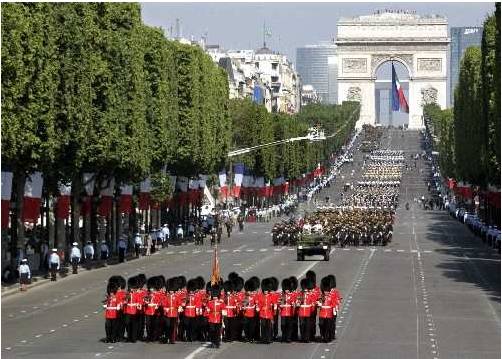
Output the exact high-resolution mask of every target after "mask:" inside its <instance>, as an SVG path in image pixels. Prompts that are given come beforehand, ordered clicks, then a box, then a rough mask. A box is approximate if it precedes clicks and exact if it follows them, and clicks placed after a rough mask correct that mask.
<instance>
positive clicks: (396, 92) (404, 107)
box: [392, 64, 410, 113]
mask: <svg viewBox="0 0 502 359" xmlns="http://www.w3.org/2000/svg"><path fill="white" fill-rule="evenodd" d="M392 111H401V112H406V113H409V112H410V108H409V106H408V101H406V97H405V96H404V89H403V87H402V86H401V83H400V82H399V79H398V78H397V73H396V69H395V68H394V64H392Z"/></svg>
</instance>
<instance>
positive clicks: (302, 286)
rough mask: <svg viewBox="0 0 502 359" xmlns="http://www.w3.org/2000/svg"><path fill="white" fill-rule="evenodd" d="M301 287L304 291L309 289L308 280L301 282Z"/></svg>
mask: <svg viewBox="0 0 502 359" xmlns="http://www.w3.org/2000/svg"><path fill="white" fill-rule="evenodd" d="M300 287H301V288H302V290H306V289H307V278H303V279H302V280H301V281H300Z"/></svg>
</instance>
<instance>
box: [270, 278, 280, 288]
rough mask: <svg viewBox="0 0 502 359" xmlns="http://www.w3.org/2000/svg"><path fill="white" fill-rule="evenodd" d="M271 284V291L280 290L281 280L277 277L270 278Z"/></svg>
mask: <svg viewBox="0 0 502 359" xmlns="http://www.w3.org/2000/svg"><path fill="white" fill-rule="evenodd" d="M270 284H271V287H270V288H271V289H270V290H273V291H277V289H279V279H277V278H276V277H271V278H270Z"/></svg>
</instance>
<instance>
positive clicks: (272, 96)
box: [206, 45, 301, 113]
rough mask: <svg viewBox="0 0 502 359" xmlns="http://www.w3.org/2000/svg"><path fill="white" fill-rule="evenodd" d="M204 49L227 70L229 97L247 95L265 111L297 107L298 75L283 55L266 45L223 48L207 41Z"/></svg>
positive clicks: (296, 110) (295, 108)
mask: <svg viewBox="0 0 502 359" xmlns="http://www.w3.org/2000/svg"><path fill="white" fill-rule="evenodd" d="M206 52H207V53H208V54H209V55H210V56H211V58H212V59H213V61H215V62H216V63H218V64H219V66H221V67H222V68H224V69H225V71H226V72H227V74H228V80H229V90H230V91H229V92H230V98H250V99H252V100H253V101H255V102H256V103H259V104H263V105H264V106H265V107H266V108H267V110H268V111H269V112H282V113H295V112H298V111H299V109H300V106H301V82H300V77H299V76H298V74H297V72H296V71H295V69H294V66H293V64H292V63H291V62H290V61H289V60H288V59H287V58H286V56H284V55H282V54H279V53H276V52H273V51H272V50H270V49H268V48H266V47H263V48H261V49H258V50H256V51H254V50H228V51H226V50H223V49H221V48H220V47H219V46H217V45H210V46H206Z"/></svg>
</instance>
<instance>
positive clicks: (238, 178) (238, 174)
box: [232, 163, 244, 198]
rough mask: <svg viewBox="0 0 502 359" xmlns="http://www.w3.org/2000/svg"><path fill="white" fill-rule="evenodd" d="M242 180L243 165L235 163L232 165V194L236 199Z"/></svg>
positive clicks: (239, 192) (238, 195)
mask: <svg viewBox="0 0 502 359" xmlns="http://www.w3.org/2000/svg"><path fill="white" fill-rule="evenodd" d="M243 179H244V164H243V163H237V164H235V165H234V188H233V193H232V194H233V195H234V197H237V198H238V197H240V195H241V186H242V181H243Z"/></svg>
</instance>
